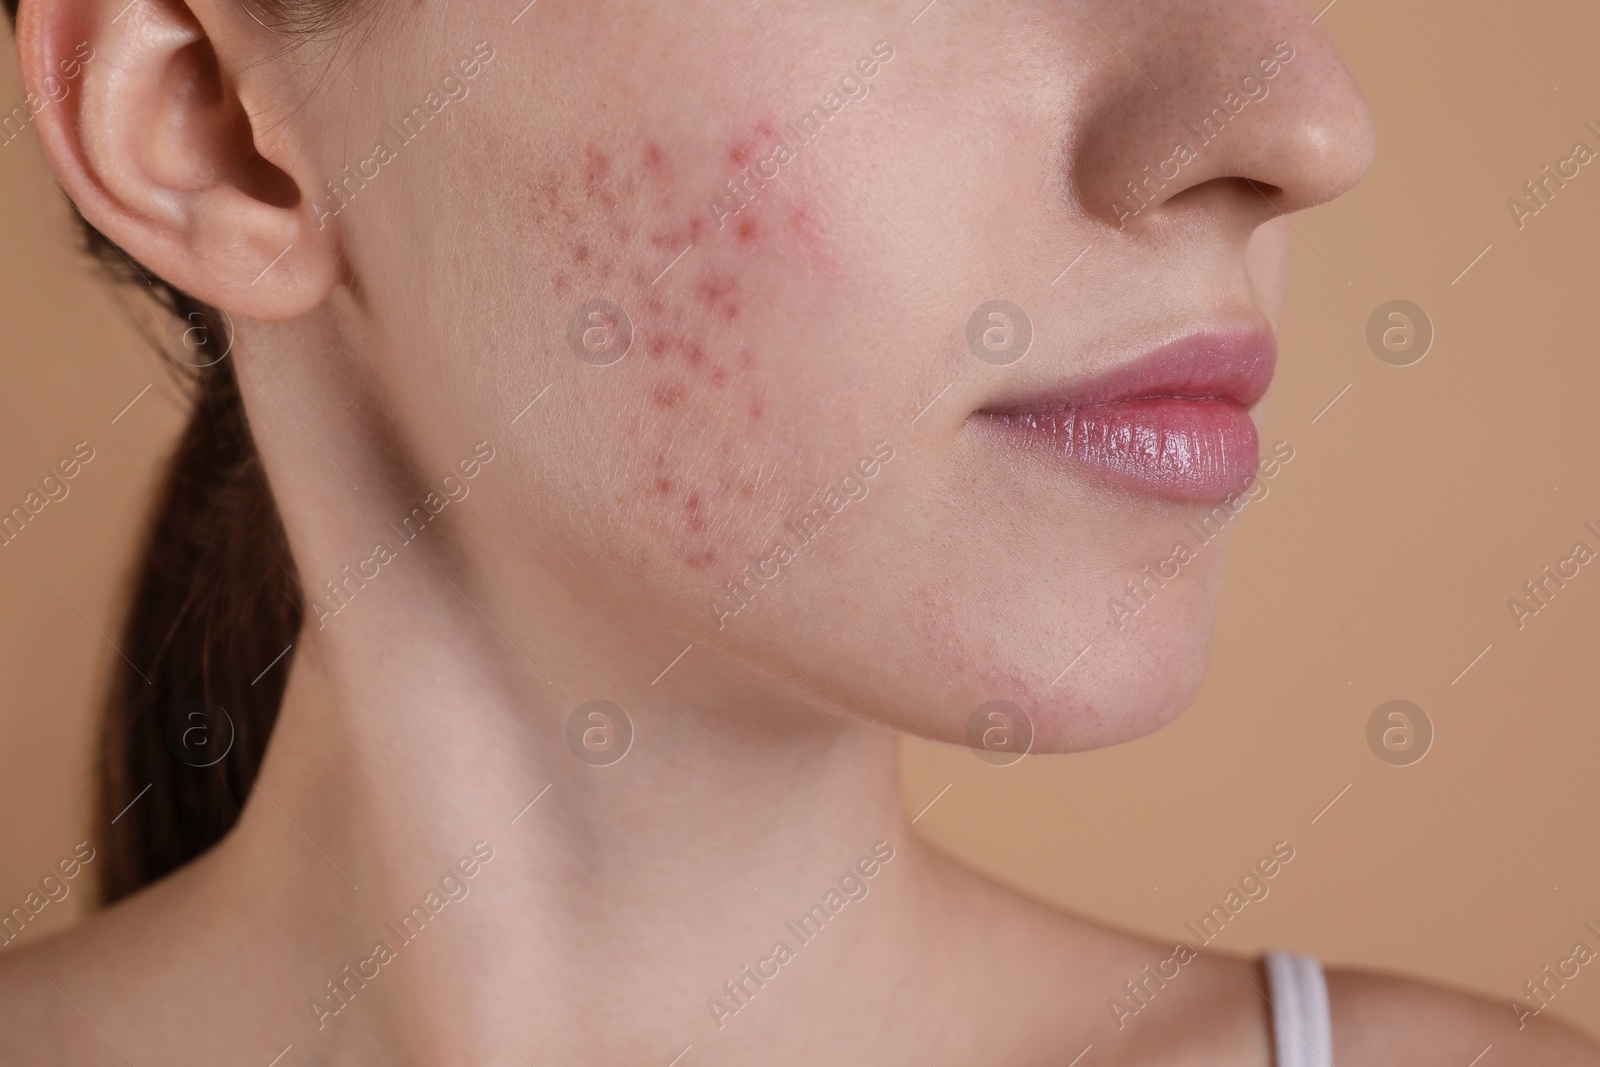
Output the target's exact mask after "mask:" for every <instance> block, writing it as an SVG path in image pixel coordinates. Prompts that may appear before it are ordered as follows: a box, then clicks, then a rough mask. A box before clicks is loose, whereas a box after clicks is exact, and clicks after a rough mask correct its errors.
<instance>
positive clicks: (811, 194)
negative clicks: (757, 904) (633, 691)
mask: <svg viewBox="0 0 1600 1067" xmlns="http://www.w3.org/2000/svg"><path fill="white" fill-rule="evenodd" d="M525 5H526V0H477V2H475V3H473V4H454V5H448V6H446V5H423V6H421V7H420V8H418V9H417V10H415V11H411V12H405V11H398V10H397V11H395V12H391V13H386V14H385V15H384V17H382V18H379V19H378V20H377V21H376V22H375V23H374V25H373V28H372V29H371V32H370V35H368V34H365V33H363V32H358V33H353V34H351V35H350V37H349V38H347V39H346V40H345V41H344V42H343V43H342V45H341V46H340V48H339V49H338V50H337V51H336V52H333V53H329V54H328V55H327V56H326V57H325V59H323V60H318V61H316V62H318V63H325V64H329V65H330V66H329V69H328V70H327V71H326V73H325V75H324V76H322V77H321V79H320V82H319V84H320V89H319V90H318V91H317V92H315V93H313V94H311V95H309V96H307V97H306V98H304V99H300V100H296V101H295V102H294V103H295V107H294V110H293V112H292V114H289V117H288V118H287V119H286V121H290V122H293V123H295V124H296V126H297V128H299V129H301V130H305V131H312V132H311V133H307V134H303V135H302V136H304V137H306V138H308V144H309V146H310V147H309V156H310V158H309V159H306V160H301V161H299V162H298V163H297V165H296V173H297V176H304V175H308V174H315V173H319V172H320V173H321V174H323V175H325V177H326V179H331V180H332V183H333V184H331V185H329V184H322V185H320V186H317V183H314V182H313V183H309V184H310V185H311V186H313V188H314V191H313V192H312V193H311V194H310V195H309V196H308V198H307V200H306V202H305V210H307V211H308V212H310V213H312V214H313V215H314V216H315V217H316V219H317V220H318V222H319V223H320V224H321V225H322V226H323V227H329V228H332V229H333V231H334V232H335V233H336V235H337V239H338V240H339V241H340V242H341V246H342V251H343V253H344V255H345V257H346V259H347V262H348V264H349V267H350V270H351V273H352V276H353V278H354V279H355V287H354V292H355V293H356V294H357V298H356V299H354V300H350V301H347V302H346V304H345V307H346V308H347V310H349V311H350V313H351V314H352V315H354V316H357V317H358V319H359V321H360V322H361V323H362V324H363V326H362V329H367V330H370V333H371V336H370V337H369V338H367V342H369V343H367V344H363V345H362V346H358V347H359V348H360V350H361V351H370V352H372V353H374V354H373V355H370V356H362V357H353V358H359V359H361V360H364V361H366V362H365V363H364V366H365V368H366V370H367V371H369V372H370V373H371V374H372V375H374V376H375V377H376V379H377V383H378V384H377V387H376V388H375V389H374V390H373V392H374V393H375V394H376V395H382V396H384V397H385V401H384V402H385V403H386V404H388V405H389V406H390V407H391V408H392V411H393V414H394V416H395V420H396V422H397V424H398V425H399V426H400V431H399V433H400V434H401V436H402V437H404V438H405V439H406V440H405V446H406V448H408V449H409V450H410V451H411V452H412V453H413V454H415V455H416V456H418V457H420V458H419V459H418V460H417V463H418V464H419V469H420V470H421V471H422V472H423V473H428V472H429V471H430V469H431V470H432V471H433V472H434V473H443V472H445V471H448V470H450V468H451V467H452V466H453V465H454V464H455V462H456V461H457V459H459V457H460V456H461V455H463V454H465V453H467V452H468V451H469V450H470V447H471V445H472V443H474V442H477V441H481V440H488V441H490V442H492V443H493V445H494V446H495V448H496V451H497V459H496V460H495V464H494V466H493V468H492V470H493V474H492V479H493V480H494V483H495V484H494V485H493V486H483V485H482V482H480V483H479V484H480V486H481V487H482V488H483V489H485V490H487V492H484V494H483V497H482V500H483V503H482V504H481V505H479V506H478V507H477V510H475V511H472V513H471V517H470V518H469V517H468V516H466V515H463V516H461V519H460V521H462V522H469V521H470V522H471V523H473V524H474V526H475V528H476V529H477V530H478V536H480V538H481V540H482V543H484V544H492V545H494V546H496V547H495V548H493V549H492V550H490V552H491V554H494V553H499V557H498V558H499V559H500V563H501V565H505V561H507V560H510V561H514V562H513V563H512V564H510V565H511V566H515V567H521V568H524V569H526V571H527V573H528V574H539V575H545V576H547V577H548V581H549V582H550V583H554V582H559V584H560V585H561V586H564V587H565V589H564V591H563V593H562V596H563V597H564V598H565V599H564V600H562V601H561V603H562V604H563V605H564V606H563V608H562V609H561V610H563V611H578V612H588V613H591V614H592V615H593V616H594V617H595V618H603V619H605V620H607V624H606V625H607V626H609V627H610V630H609V634H608V639H609V640H612V641H615V642H618V644H617V645H616V646H615V647H617V648H618V649H624V648H632V647H645V646H648V647H650V648H652V649H659V648H663V647H681V646H682V645H683V644H691V643H692V644H693V646H694V648H695V650H696V651H695V656H696V660H697V662H698V668H697V669H696V670H695V671H686V672H682V673H681V674H680V675H679V676H678V677H676V678H674V685H675V686H676V687H677V688H676V689H675V690H674V692H673V698H674V699H675V700H679V701H685V702H692V701H694V700H705V701H708V702H709V701H711V700H712V699H713V698H712V696H711V693H712V692H713V690H714V688H715V687H716V685H717V684H718V680H719V677H720V678H721V679H722V680H724V681H726V679H728V678H732V677H735V676H738V677H742V678H746V679H748V678H750V677H759V678H760V679H761V682H760V685H761V686H762V687H764V688H765V691H766V692H767V693H768V694H769V699H770V700H772V701H773V702H774V703H782V702H785V701H788V700H794V701H811V702H813V703H816V702H820V703H822V704H823V705H825V706H828V707H834V708H838V709H840V710H845V711H848V712H849V713H851V714H855V715H860V716H865V717H868V718H871V719H875V720H878V721H881V722H886V723H890V724H892V725H894V726H897V727H899V728H901V729H905V730H908V731H911V732H914V733H917V734H922V735H925V736H931V737H936V738H941V739H945V740H952V741H961V740H965V739H966V738H967V736H968V724H969V721H970V720H971V719H972V718H973V716H974V713H976V712H977V711H978V710H979V708H980V707H981V706H982V705H985V704H986V703H987V702H990V701H997V700H999V701H1009V702H1011V703H1012V704H1014V705H1016V706H1017V707H1019V708H1020V709H1022V710H1023V711H1025V712H1026V714H1027V716H1028V718H1029V719H1031V722H1032V728H1033V730H1034V731H1035V735H1036V739H1035V741H1034V743H1033V744H1034V748H1035V749H1036V750H1062V749H1068V748H1081V747H1088V746H1093V745H1101V744H1107V743H1111V742H1114V741H1117V740H1122V739H1126V738H1129V737H1132V736H1137V735H1139V734H1141V733H1144V732H1147V731H1149V730H1151V729H1154V728H1155V727H1157V726H1159V725H1160V724H1161V723H1163V722H1164V721H1166V720H1167V719H1168V718H1170V717H1171V716H1172V715H1174V714H1176V713H1177V712H1178V711H1179V710H1181V708H1182V707H1183V706H1184V705H1185V704H1186V703H1187V702H1188V700H1189V699H1190V697H1191V696H1192V694H1193V691H1194V689H1195V688H1196V686H1197V685H1198V682H1199V680H1200V678H1201V676H1202V674H1203V670H1204V666H1205V661H1206V657H1207V653H1208V648H1209V643H1210V629H1211V619H1212V614H1213V610H1214V606H1215V598H1216V592H1217V587H1218V580H1219V571H1220V567H1221V565H1222V559H1223V552H1222V544H1223V542H1224V541H1225V537H1214V538H1212V539H1210V540H1209V541H1208V540H1207V539H1205V534H1204V533H1203V532H1202V531H1206V530H1210V531H1215V530H1217V529H1219V528H1222V527H1223V526H1225V522H1224V521H1223V520H1224V519H1226V518H1227V517H1228V516H1230V515H1231V514H1232V512H1233V511H1234V510H1236V504H1235V506H1233V507H1230V506H1229V505H1228V504H1226V503H1225V499H1226V498H1228V497H1229V496H1230V494H1233V497H1232V498H1233V500H1234V501H1235V502H1236V501H1237V500H1238V499H1240V497H1241V496H1244V495H1246V493H1245V491H1246V487H1247V485H1248V482H1249V479H1250V477H1251V475H1252V474H1253V473H1254V472H1255V471H1256V469H1257V452H1256V449H1257V441H1256V438H1255V432H1254V423H1255V422H1256V421H1257V420H1258V419H1259V414H1260V405H1259V404H1257V403H1255V401H1256V398H1257V397H1258V395H1259V393H1260V392H1261V391H1262V389H1263V388H1264V385H1265V380H1266V377H1267V376H1269V375H1270V369H1271V360H1272V354H1273V345H1272V341H1271V336H1272V333H1271V331H1272V329H1273V326H1274V324H1275V322H1276V319H1277V316H1278V313H1279V309H1280V305H1281V299H1282V290H1283V283H1284V278H1283V274H1284V269H1285V263H1286V256H1287V246H1288V243H1289V236H1290V231H1289V230H1288V229H1287V227H1286V224H1285V223H1283V222H1282V221H1281V220H1278V216H1279V215H1280V213H1281V212H1284V211H1293V210H1295V209H1297V208H1301V207H1307V206H1311V205H1314V204H1317V203H1320V202H1322V201H1325V200H1327V199H1329V198H1331V197H1334V196H1336V195H1338V194H1340V193H1342V192H1343V191H1344V190H1345V189H1347V188H1348V187H1349V186H1350V185H1352V184H1353V183H1354V182H1355V181H1356V180H1357V179H1358V178H1359V177H1360V176H1361V174H1362V173H1363V172H1364V170H1365V169H1366V167H1367V165H1368V163H1369V161H1370V158H1371V155H1372V151H1373V145H1372V129H1371V122H1370V119H1369V117H1368V113H1367V111H1366V109H1365V105H1364V103H1363V101H1362V100H1361V98H1360V96H1359V94H1358V93H1357V91H1356V89H1355V88H1354V87H1353V85H1352V83H1351V81H1350V79H1349V77H1348V75H1347V74H1346V72H1345V71H1344V69H1343V68H1342V66H1340V64H1339V62H1338V60H1337V59H1336V58H1335V57H1334V56H1333V54H1332V53H1331V50H1330V48H1329V45H1328V43H1327V42H1326V41H1325V40H1324V39H1323V38H1322V37H1321V35H1320V33H1319V31H1318V28H1317V27H1316V26H1314V25H1312V24H1311V22H1310V17H1311V15H1310V12H1309V9H1308V8H1306V7H1305V5H1304V4H1303V3H1302V2H1301V0H1231V2H1230V3H1227V4H1221V5H1218V4H1211V3H1198V2H1193V0H1137V2H1128V0H1015V2H1011V3H1006V4H975V3H960V2H957V0H935V2H934V3H932V4H930V5H928V6H927V7H926V8H925V9H923V10H920V11H919V10H918V8H919V7H920V6H921V0H909V2H908V0H896V2H893V3H890V2H887V0H784V2H776V0H772V2H764V3H751V4H738V5H730V4H726V3H722V2H719V0H585V2H583V3H575V2H570V0H538V2H537V3H535V4H532V5H530V6H525ZM358 41H360V42H361V44H360V47H359V48H357V47H356V45H357V42H358ZM338 67H343V71H342V73H336V72H335V69H336V68H338ZM357 87H359V88H357ZM430 94H433V95H431V96H430ZM286 114H288V109H286ZM379 142H382V147H381V148H380V147H379ZM346 167H348V168H349V170H348V171H346V169H345V168H346ZM1130 183H1131V184H1130ZM998 301H1003V302H1004V304H996V303H994V302H998ZM991 305H992V306H991ZM1030 335H1031V336H1030ZM1172 346H1176V347H1172ZM1289 358H1293V353H1290V354H1289ZM1163 396H1165V397H1173V396H1177V397H1185V398H1191V399H1185V400H1165V401H1162V400H1153V399H1145V400H1143V401H1142V402H1133V400H1135V399H1137V398H1140V397H1147V398H1148V397H1163ZM535 398H537V401H536V402H534V401H535ZM1193 398H1209V399H1193ZM1107 401H1123V403H1117V404H1108V403H1106V402H1107ZM530 402H533V403H532V406H531V407H527V405H529V404H530ZM513 420H515V421H513ZM1292 444H1293V442H1292V441H1291V442H1289V444H1288V445H1286V446H1281V447H1279V448H1278V449H1277V452H1276V456H1274V449H1273V441H1272V439H1268V440H1266V441H1265V442H1263V443H1262V447H1261V453H1262V455H1263V456H1264V457H1265V458H1266V459H1267V460H1269V461H1270V460H1272V459H1274V458H1276V459H1277V460H1279V461H1281V460H1283V459H1284V458H1285V456H1286V455H1289V454H1292V453H1291V450H1292ZM488 480H489V479H484V480H483V481H488ZM470 507H472V505H469V506H468V508H470ZM468 508H463V509H461V510H462V511H467V510H468ZM1179 545H1183V546H1185V547H1186V549H1187V550H1188V551H1187V552H1186V553H1185V552H1181V551H1179V549H1178V547H1177V546H1179ZM503 576H504V577H505V578H506V580H507V581H508V582H509V583H510V584H511V585H520V584H521V582H522V579H521V578H518V577H515V576H512V575H503ZM1129 583H1133V584H1132V585H1131V586H1130V584H1129ZM535 584H537V583H535ZM530 588H531V586H530ZM551 602H552V603H553V602H554V601H551ZM529 610H530V611H537V610H540V608H539V607H538V606H532V607H530V609H529ZM630 642H631V644H629V643H630ZM1069 665H1070V668H1071V669H1070V670H1068V669H1067V668H1068V667H1069ZM750 672H754V673H753V674H752V673H750ZM991 710H992V709H991ZM981 718H983V719H984V722H985V725H989V724H990V721H991V720H989V719H988V718H987V714H985V716H983V717H981ZM1018 728H1019V729H1025V728H1026V727H1023V726H1020V724H1019V726H1018Z"/></svg>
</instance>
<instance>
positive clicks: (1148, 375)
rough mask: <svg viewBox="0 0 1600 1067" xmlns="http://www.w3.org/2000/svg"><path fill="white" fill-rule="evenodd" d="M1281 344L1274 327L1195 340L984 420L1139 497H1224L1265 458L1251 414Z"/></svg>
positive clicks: (1245, 484) (993, 408)
mask: <svg viewBox="0 0 1600 1067" xmlns="http://www.w3.org/2000/svg"><path fill="white" fill-rule="evenodd" d="M1276 364H1277V344H1276V342H1275V341H1274V339H1273V337H1272V334H1271V333H1270V332H1267V331H1264V330H1251V331H1243V332H1226V333H1223V332H1211V333H1198V334H1192V335H1190V336H1188V337H1184V338H1181V339H1179V340H1177V341H1174V342H1172V343H1170V344H1167V345H1163V346H1162V347H1160V348H1158V349H1156V350H1154V351H1152V352H1149V353H1146V354H1145V355H1144V356H1141V357H1140V358H1138V359H1136V360H1134V361H1132V362H1131V363H1128V364H1125V365H1124V366H1121V367H1118V368H1116V369H1114V370H1112V371H1110V372H1108V373H1106V374H1102V375H1097V376H1095V377H1092V378H1088V379H1085V380H1082V381H1079V382H1073V383H1068V384H1067V385H1065V386H1062V387H1059V388H1053V389H1046V390H1042V391H1037V392H1034V393H1031V394H1027V395H1025V396H1020V397H1015V398H1008V399H1003V400H1001V401H999V402H997V403H994V404H991V405H988V406H986V407H984V408H982V409H981V410H979V411H978V412H977V413H976V414H977V415H978V416H979V417H980V418H981V420H982V421H981V423H980V425H982V426H984V428H985V429H986V430H987V431H989V432H992V433H994V434H997V435H999V436H1000V437H1001V438H1002V439H1004V440H1007V441H1010V442H1012V443H1013V444H1015V445H1017V446H1019V447H1024V448H1028V449H1031V450H1039V451H1043V452H1045V453H1047V454H1049V455H1051V456H1058V457H1060V458H1061V459H1062V460H1064V461H1065V462H1066V463H1067V464H1068V465H1070V466H1072V467H1073V468H1075V469H1077V470H1080V471H1085V472H1088V473H1091V474H1094V475H1097V476H1099V477H1100V478H1102V479H1103V480H1105V481H1107V482H1109V483H1111V484H1113V485H1117V486H1120V487H1122V488H1125V489H1129V490H1132V491H1134V492H1140V493H1144V494H1149V495H1154V496H1160V497H1166V498H1168V499H1173V500H1182V501H1214V500H1221V499H1224V498H1225V497H1227V496H1228V495H1229V494H1232V493H1238V492H1242V491H1244V490H1245V489H1247V488H1249V485H1250V482H1251V481H1252V480H1253V479H1254V477H1255V472H1256V465H1257V463H1258V461H1259V459H1260V442H1259V440H1258V438H1257V434H1256V426H1255V422H1254V421H1253V420H1252V419H1251V418H1250V408H1251V407H1252V406H1253V405H1254V404H1255V403H1256V402H1257V401H1259V400H1260V399H1261V397H1262V395H1263V394H1265V393H1266V391H1267V386H1268V385H1270V384H1271V382H1272V372H1273V369H1274V367H1275V366H1276Z"/></svg>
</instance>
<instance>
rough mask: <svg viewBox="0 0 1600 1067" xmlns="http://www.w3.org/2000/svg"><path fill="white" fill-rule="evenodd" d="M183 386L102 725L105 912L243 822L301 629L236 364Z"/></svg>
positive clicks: (196, 322) (182, 309) (193, 309)
mask: <svg viewBox="0 0 1600 1067" xmlns="http://www.w3.org/2000/svg"><path fill="white" fill-rule="evenodd" d="M96 237H98V235H96ZM99 240H100V241H102V242H104V240H105V239H104V238H99ZM106 243H108V244H109V242H106ZM160 284H162V283H159V282H158V283H157V285H160ZM165 295H166V296H167V298H168V300H169V302H170V306H171V308H172V309H173V310H174V311H175V312H176V313H177V314H179V315H180V316H182V317H183V319H184V320H185V321H187V322H189V323H191V324H193V327H192V328H193V329H195V330H197V331H199V330H203V331H205V332H204V333H203V334H201V336H203V337H205V338H207V344H206V345H205V346H201V347H202V348H205V347H213V346H217V342H218V339H221V338H223V337H224V333H223V331H222V329H221V328H220V327H221V325H222V324H221V323H220V322H218V318H219V316H217V314H216V312H215V311H214V310H213V309H211V308H207V307H205V306H203V305H201V304H199V303H197V302H196V301H194V300H192V299H190V298H189V297H187V296H184V295H183V294H181V293H179V292H177V291H176V290H174V289H171V288H170V287H168V288H167V290H166V294H165ZM190 376H191V379H192V384H193V411H192V413H191V415H190V416H189V425H188V426H187V428H186V429H185V430H184V431H183V435H182V436H181V437H180V438H179V439H178V443H177V447H176V449H175V450H174V452H173V454H172V456H171V458H170V460H169V461H168V464H167V469H166V472H165V475H164V477H163V482H162V484H161V487H160V489H159V491H158V494H157V500H156V505H155V509H154V511H153V513H152V516H151V520H150V523H149V526H148V529H147V531H146V533H145V539H144V545H143V550H142V553H141V557H140V563H139V565H138V569H137V571H136V573H135V575H134V578H133V583H132V589H131V594H132V595H131V598H130V600H129V602H128V609H127V614H126V616H125V618H124V621H123V625H122V633H121V637H120V639H119V641H118V645H119V647H120V648H121V650H122V652H123V654H124V655H126V656H127V658H128V659H129V660H130V661H132V663H133V665H134V666H135V667H137V669H138V672H139V673H135V671H134V670H131V669H124V670H120V671H118V672H117V674H116V676H115V680H114V681H113V683H112V685H111V687H110V691H109V692H108V693H107V694H106V702H105V707H104V712H103V720H102V732H101V737H100V768H99V797H98V803H97V805H96V825H97V827H99V829H100V831H101V834H102V835H103V837H102V840H103V843H104V859H103V860H102V861H101V862H100V863H97V864H95V867H96V869H97V870H98V871H99V872H100V878H101V887H100V888H101V900H102V902H103V903H106V904H109V903H112V902H114V901H116V900H119V899H121V898H122V897H125V896H127V895H128V894H130V893H132V892H134V891H136V890H138V889H140V888H142V887H144V886H146V885H149V884H150V883H151V882H153V881H155V880H156V879H158V878H160V877H162V876H163V875H165V874H167V873H169V872H170V871H173V870H175V869H176V868H178V867H181V866H182V865H183V864H185V863H187V862H188V861H190V860H192V859H194V858H195V857H196V856H198V855H200V853H202V852H204V851H205V850H206V849H208V848H210V847H211V846H212V845H214V844H215V843H216V842H217V841H219V840H221V838H222V837H223V835H224V834H226V833H227V832H228V830H229V829H230V828H231V827H232V826H233V824H234V822H235V821H236V820H237V819H238V817H239V812H240V810H241V809H242V808H243V807H244V802H245V799H246V797H247V796H248V794H249V792H250V786H251V784H252V783H253V782H254V781H255V778H256V774H257V772H258V771H259V770H260V767H261V758H262V755H263V754H264V753H265V751H266V746H267V739H268V737H269V736H270V735H271V732H272V726H273V723H274V722H275V721H276V720H277V717H278V706H279V704H280V703H281V701H282V699H283V689H284V682H285V679H286V678H287V677H288V667H289V663H290V661H291V660H292V659H293V657H294V653H293V652H292V651H288V652H286V651H285V650H286V649H288V648H289V646H290V645H291V643H292V642H293V641H294V640H295V635H296V634H297V633H298V632H299V629H300V620H301V618H302V615H303V608H302V602H301V597H300V592H299V584H298V579H297V577H296V574H295V568H294V561H293V560H292V559H291V557H290V555H289V546H288V542H287V540H286V539H285V537H284V532H283V524H282V522H281V520H280V519H279V517H278V513H277V508H276V506H275V505H274V503H273V499H272V491H271V489H270V488H269V487H268V485H267V479H266V474H265V472H264V471H263V469H262V466H261V458H260V456H259V455H257V453H256V448H255V443H254V442H253V441H252V440H251V437H250V427H249V424H248V422H247V420H246V419H245V412H244V405H243V402H242V399H241V397H240V395H239V380H238V376H237V375H236V374H235V373H234V369H233V360H232V358H231V356H230V357H225V358H222V359H219V360H217V361H216V362H213V363H210V364H209V365H207V366H204V367H200V368H195V369H193V370H191V371H190ZM269 666H270V669H268V668H269Z"/></svg>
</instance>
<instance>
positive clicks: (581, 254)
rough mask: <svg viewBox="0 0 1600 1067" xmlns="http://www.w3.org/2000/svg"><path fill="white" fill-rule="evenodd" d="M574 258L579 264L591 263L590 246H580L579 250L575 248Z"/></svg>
mask: <svg viewBox="0 0 1600 1067" xmlns="http://www.w3.org/2000/svg"><path fill="white" fill-rule="evenodd" d="M572 258H573V259H575V260H577V261H578V262H579V263H587V262H589V246H588V245H579V246H578V247H577V248H574V249H573V250H572Z"/></svg>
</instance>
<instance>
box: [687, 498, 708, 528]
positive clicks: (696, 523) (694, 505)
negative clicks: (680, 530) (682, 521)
mask: <svg viewBox="0 0 1600 1067" xmlns="http://www.w3.org/2000/svg"><path fill="white" fill-rule="evenodd" d="M683 510H684V511H686V512H688V513H689V529H690V530H691V531H693V532H694V533H699V532H701V531H702V530H704V529H705V528H706V520H705V519H704V518H702V517H701V516H700V494H699V493H690V494H689V499H688V500H686V501H684V504H683Z"/></svg>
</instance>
